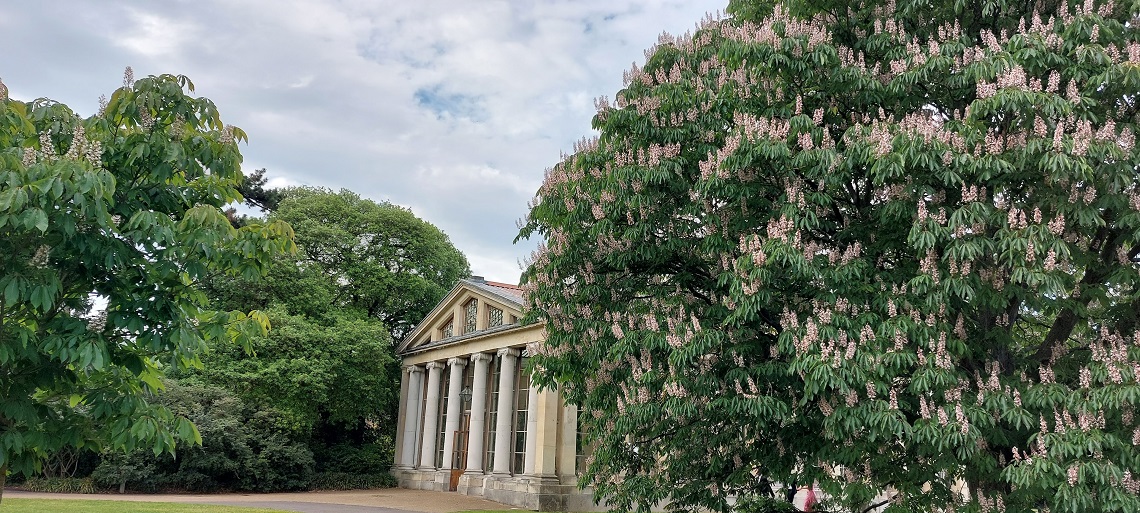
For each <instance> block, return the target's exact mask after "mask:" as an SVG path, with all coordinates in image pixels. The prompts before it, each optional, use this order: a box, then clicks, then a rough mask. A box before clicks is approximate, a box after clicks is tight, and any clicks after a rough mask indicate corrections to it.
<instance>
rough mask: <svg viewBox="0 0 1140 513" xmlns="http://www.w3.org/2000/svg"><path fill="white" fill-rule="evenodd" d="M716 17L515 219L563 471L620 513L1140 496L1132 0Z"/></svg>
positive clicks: (659, 59) (792, 7) (638, 72)
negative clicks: (573, 447)
mask: <svg viewBox="0 0 1140 513" xmlns="http://www.w3.org/2000/svg"><path fill="white" fill-rule="evenodd" d="M730 13H732V14H731V17H730V18H727V19H719V18H715V17H709V18H708V19H706V20H704V21H703V22H702V23H701V24H700V26H699V27H698V30H697V31H696V32H695V33H694V34H691V35H686V36H683V37H672V36H668V35H666V36H663V37H662V39H661V41H660V42H659V44H658V45H657V46H656V47H655V48H653V49H652V50H650V51H648V52H647V53H646V55H647V60H646V63H645V65H644V67H640V68H639V67H637V66H636V65H635V66H634V67H633V68H632V69H631V70H630V71H629V72H627V73H626V77H625V79H626V80H625V82H626V85H625V88H624V89H622V90H621V91H620V92H619V93H618V94H617V97H616V100H615V103H614V104H613V105H611V104H610V103H609V102H608V101H607V100H606V99H604V98H603V99H600V100H599V101H598V113H597V115H596V117H595V118H594V126H595V128H597V129H598V130H599V131H600V136H599V137H597V138H594V139H589V140H583V141H582V142H580V143H579V144H578V145H577V146H576V148H575V152H574V154H573V155H570V156H568V157H566V158H565V160H563V161H562V162H561V163H559V164H558V165H556V166H555V167H554V168H553V169H551V170H550V171H549V172H548V173H547V176H546V180H545V182H544V184H543V185H542V187H541V188H540V190H539V191H538V195H537V198H536V200H535V204H534V205H533V207H532V210H531V212H530V214H529V216H528V219H527V222H526V225H525V226H524V228H523V230H522V233H521V234H520V237H530V236H535V235H537V236H541V237H543V238H544V239H545V241H546V243H545V245H544V246H543V247H541V248H540V250H539V251H538V252H536V254H535V255H534V257H533V263H532V265H531V266H530V268H529V269H528V270H527V272H526V274H525V278H524V279H525V280H526V290H527V295H528V300H527V302H528V306H529V307H530V312H531V313H530V315H531V318H532V319H534V320H541V321H544V322H545V324H546V329H547V332H548V337H547V339H546V343H545V345H544V346H542V347H540V348H539V353H540V354H538V355H536V358H535V363H536V369H538V373H539V379H540V381H541V382H543V383H544V384H546V385H551V384H557V385H558V386H560V387H561V389H562V390H563V391H564V392H565V394H566V395H567V396H568V397H569V398H570V400H571V401H572V402H575V403H578V404H581V405H583V406H584V407H585V411H587V412H589V414H587V415H585V416H584V418H583V419H582V422H583V423H584V425H585V427H586V430H587V432H588V433H589V435H588V436H589V438H590V442H591V443H592V444H593V445H594V446H595V449H594V454H593V457H592V459H591V461H590V462H589V465H588V469H587V471H586V472H585V474H584V476H583V480H584V481H585V482H587V483H591V484H593V485H594V486H595V487H596V493H597V496H599V497H604V498H605V500H606V501H607V502H608V504H609V505H610V506H612V507H614V508H616V509H618V510H629V509H633V508H639V509H641V510H648V508H649V507H650V506H652V505H654V504H657V503H658V502H659V501H668V502H669V503H671V504H672V505H673V506H674V507H676V508H679V509H685V510H692V509H697V508H707V509H712V510H719V511H723V510H727V509H729V508H730V507H729V502H728V501H727V498H728V497H729V496H736V497H740V498H748V497H753V496H759V495H765V494H767V493H770V492H769V491H768V490H769V489H768V486H769V484H770V482H771V481H779V482H798V483H811V482H813V481H815V482H818V483H819V486H820V487H821V488H822V489H823V490H824V491H825V492H826V493H827V495H828V496H829V497H828V498H825V499H824V506H825V507H845V508H850V509H855V510H859V511H862V510H864V508H866V507H868V506H872V505H875V504H884V505H886V506H889V507H888V510H889V511H933V510H946V509H949V508H953V509H955V510H958V511H962V510H965V511H994V510H997V511H1002V510H1004V509H1010V510H1012V511H1030V510H1031V509H1036V510H1037V511H1045V510H1050V511H1055V512H1056V511H1072V512H1076V511H1120V512H1124V511H1136V510H1138V509H1140V496H1138V495H1137V491H1138V488H1140V481H1138V479H1137V478H1140V451H1138V450H1137V444H1140V427H1138V424H1137V419H1136V417H1135V415H1134V408H1135V405H1136V402H1137V401H1138V400H1140V384H1138V382H1137V380H1138V379H1140V330H1138V326H1137V315H1138V312H1140V264H1138V261H1140V258H1138V253H1140V177H1138V175H1137V167H1136V166H1137V164H1138V163H1140V162H1138V157H1140V155H1138V152H1137V149H1136V147H1135V135H1134V134H1135V132H1136V126H1135V125H1136V122H1137V103H1136V102H1137V99H1138V97H1140V43H1138V41H1137V40H1138V34H1137V24H1136V22H1135V21H1134V18H1133V16H1135V15H1136V14H1137V7H1135V5H1134V4H1131V3H1129V4H1124V5H1114V4H1113V3H1111V2H1099V1H1089V2H1071V1H1069V2H1066V1H1061V2H1055V1H1046V2H1036V3H1023V2H1006V1H1002V0H994V1H969V0H966V1H958V2H945V3H938V2H925V1H913V0H897V1H893V2H889V3H888V2H866V3H861V4H858V5H849V4H847V3H846V2H827V1H800V0H788V1H783V2H759V1H755V2H746V1H738V2H734V3H733V4H732V6H731V8H730ZM758 476H760V477H758ZM960 483H965V484H967V485H968V487H969V492H968V494H962V493H959V492H958V491H956V486H957V485H958V484H960ZM883 501H885V503H884V502H883Z"/></svg>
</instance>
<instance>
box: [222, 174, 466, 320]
mask: <svg viewBox="0 0 1140 513" xmlns="http://www.w3.org/2000/svg"><path fill="white" fill-rule="evenodd" d="M269 219H271V220H274V221H284V222H287V223H289V224H291V225H292V226H293V229H294V230H295V232H296V237H297V245H298V247H299V248H300V251H299V252H298V257H297V260H296V261H295V262H283V263H282V265H279V266H275V268H274V269H273V271H272V272H273V273H274V275H275V276H276V277H277V278H279V279H270V280H266V281H265V282H264V284H263V285H258V284H251V285H250V286H238V287H230V286H227V287H226V288H227V289H232V290H228V291H227V290H218V292H219V294H220V295H221V296H222V298H223V299H225V301H226V302H227V304H235V305H236V304H257V305H263V304H268V303H270V302H275V301H276V302H281V303H282V304H285V305H287V306H288V308H289V310H290V312H293V313H305V314H306V315H310V316H320V315H323V312H324V311H331V310H339V309H344V310H350V311H354V312H357V313H359V314H360V315H362V316H364V317H370V318H374V319H379V320H380V321H382V322H383V323H384V325H385V326H387V327H388V329H389V330H391V332H392V337H393V338H394V339H396V340H400V339H402V338H403V337H404V336H405V335H407V334H408V333H409V332H410V331H411V329H412V328H413V327H414V326H415V323H417V322H419V321H420V319H422V318H423V317H424V316H425V315H427V313H428V312H430V311H431V309H432V308H433V307H434V306H435V304H436V302H438V301H439V300H440V299H441V298H443V295H444V294H446V293H447V291H448V290H450V289H451V287H452V286H454V285H455V282H456V281H457V280H459V279H460V278H462V277H465V276H467V275H469V274H470V272H471V271H470V267H469V266H468V263H467V258H466V257H464V256H463V253H460V252H459V250H458V249H456V248H455V246H453V245H452V244H451V241H450V240H449V239H448V237H447V235H446V234H445V233H443V232H442V231H440V229H439V228H436V227H435V226H433V225H432V224H430V223H428V222H426V221H424V220H422V219H420V218H418V217H416V216H415V215H414V214H412V212H411V211H409V210H408V209H406V208H403V207H399V206H397V205H392V204H391V203H375V202H373V201H371V200H367V199H364V198H361V197H360V196H359V195H357V194H355V193H353V192H350V191H347V190H341V191H340V192H332V191H330V190H327V189H319V188H309V187H297V188H289V189H286V190H284V199H283V200H282V201H281V203H279V204H278V207H277V209H276V210H275V211H274V212H272V213H271V214H270V216H269ZM330 309H331V310H330Z"/></svg>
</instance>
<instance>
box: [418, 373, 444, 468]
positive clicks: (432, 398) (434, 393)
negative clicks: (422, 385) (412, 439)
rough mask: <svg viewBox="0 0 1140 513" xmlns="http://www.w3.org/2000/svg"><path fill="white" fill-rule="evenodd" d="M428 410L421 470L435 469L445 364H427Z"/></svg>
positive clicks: (421, 454)
mask: <svg viewBox="0 0 1140 513" xmlns="http://www.w3.org/2000/svg"><path fill="white" fill-rule="evenodd" d="M427 371H428V383H427V387H428V388H427V408H425V409H424V430H423V433H422V436H423V437H424V443H423V450H421V451H420V468H421V469H425V470H426V469H429V468H435V436H436V431H438V430H439V378H440V374H442V373H443V364H442V363H439V362H431V363H429V364H427Z"/></svg>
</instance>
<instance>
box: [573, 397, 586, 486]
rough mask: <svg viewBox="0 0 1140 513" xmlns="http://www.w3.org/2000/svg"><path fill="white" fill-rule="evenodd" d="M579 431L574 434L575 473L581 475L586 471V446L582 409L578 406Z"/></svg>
mask: <svg viewBox="0 0 1140 513" xmlns="http://www.w3.org/2000/svg"><path fill="white" fill-rule="evenodd" d="M575 424H576V425H577V426H578V430H577V432H576V433H574V473H575V474H579V475H581V474H582V472H583V471H585V470H586V444H585V442H583V441H582V434H583V431H582V407H581V406H578V419H577V422H576V423H575Z"/></svg>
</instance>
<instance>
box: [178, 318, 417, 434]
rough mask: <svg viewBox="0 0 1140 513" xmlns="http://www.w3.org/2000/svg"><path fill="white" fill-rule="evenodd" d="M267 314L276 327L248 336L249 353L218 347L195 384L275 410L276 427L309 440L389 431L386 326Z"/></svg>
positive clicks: (390, 364) (392, 398)
mask: <svg viewBox="0 0 1140 513" xmlns="http://www.w3.org/2000/svg"><path fill="white" fill-rule="evenodd" d="M267 315H268V318H269V320H270V322H271V323H272V325H273V330H272V331H271V332H270V333H268V334H267V335H266V336H264V337H256V338H254V339H253V341H252V342H251V347H252V349H253V352H252V353H246V352H245V351H242V350H241V348H237V347H234V346H232V345H228V346H227V345H219V346H217V347H215V348H213V351H211V352H210V354H209V355H208V356H205V357H204V360H205V362H206V364H207V365H206V366H205V368H203V369H202V370H200V371H196V373H195V375H196V376H199V378H198V379H201V380H204V381H206V382H209V383H214V384H218V385H223V386H225V387H226V388H228V389H230V390H234V391H235V392H236V393H237V394H238V395H239V396H240V397H242V398H244V399H245V400H246V401H248V402H250V403H251V404H255V405H263V406H264V407H268V408H272V409H274V410H276V411H278V412H279V413H280V417H281V422H282V426H281V427H282V428H284V429H287V430H288V431H289V432H290V433H292V434H293V436H295V437H298V438H300V439H303V440H306V441H307V440H308V439H309V438H310V437H311V436H312V434H313V433H314V431H315V430H317V429H318V428H320V427H321V425H322V424H333V425H336V426H339V427H340V428H342V429H350V430H352V429H358V430H362V429H364V426H365V425H369V426H383V427H384V428H385V429H384V431H385V432H388V433H389V434H392V433H394V429H393V427H392V426H393V425H394V424H395V407H396V401H397V396H398V395H399V379H400V377H399V367H398V365H397V362H396V359H395V355H394V354H393V350H392V339H391V337H390V336H389V335H388V330H387V329H386V328H385V327H384V325H383V324H381V323H380V322H379V321H377V320H375V319H359V318H356V319H354V318H350V317H345V316H343V315H339V316H338V314H332V315H330V316H329V318H328V320H327V321H321V320H317V319H312V318H308V317H305V316H300V315H290V314H288V313H286V312H285V310H284V308H282V307H279V306H278V307H273V308H271V309H269V310H268V311H267Z"/></svg>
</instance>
